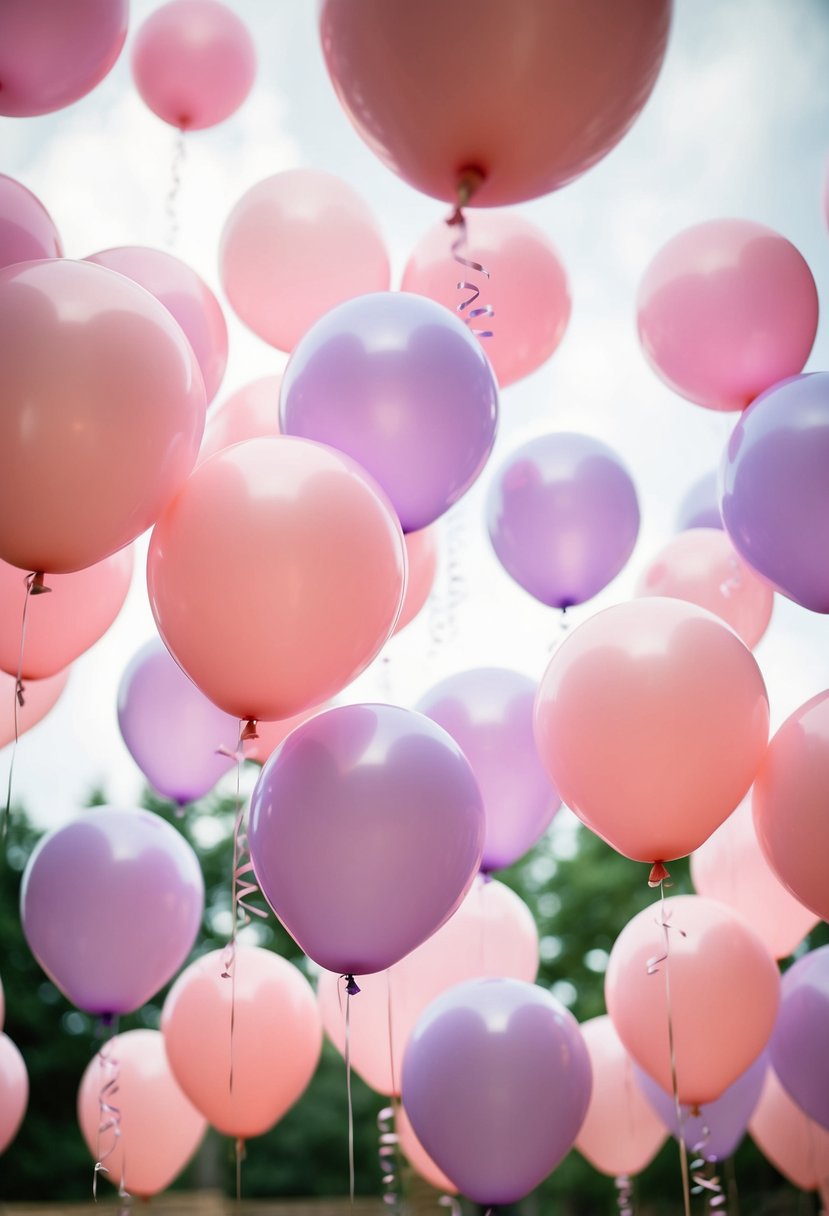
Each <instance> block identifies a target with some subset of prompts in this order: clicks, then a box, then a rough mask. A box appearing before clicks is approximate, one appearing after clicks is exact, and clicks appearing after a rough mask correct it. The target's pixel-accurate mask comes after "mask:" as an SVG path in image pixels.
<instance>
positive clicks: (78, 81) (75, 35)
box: [0, 0, 129, 118]
mask: <svg viewBox="0 0 829 1216" xmlns="http://www.w3.org/2000/svg"><path fill="white" fill-rule="evenodd" d="M128 17H129V0H72V3H71V4H67V3H66V0H36V2H35V3H33V0H3V3H2V4H0V114H7V115H9V116H10V117H12V118H26V117H30V116H31V115H34V114H49V113H51V112H52V111H53V110H62V109H63V108H64V106H68V105H71V104H72V102H73V101H77V100H78V98H80V97H84V96H85V95H86V94H87V93H89V92H90V91H91V90H92V89H94V88H95V86H96V85H97V84H100V82H101V81H102V80H103V78H104V77H105V76H106V74H107V73H108V72H109V70H110V68H111V67H112V66H113V64H114V63H115V60H116V59H117V58H118V56H119V55H120V53H121V48H122V47H123V45H124V39H125V38H126V36H127V21H128Z"/></svg>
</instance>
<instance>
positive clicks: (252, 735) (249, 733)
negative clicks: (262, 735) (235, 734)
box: [239, 718, 259, 743]
mask: <svg viewBox="0 0 829 1216" xmlns="http://www.w3.org/2000/svg"><path fill="white" fill-rule="evenodd" d="M239 738H240V740H241V742H242V743H245V742H247V740H248V739H258V738H259V732H258V730H257V729H256V719H255V718H248V720H247V722H245V724H244V725H243V727H242V733H241V734H240V736H239Z"/></svg>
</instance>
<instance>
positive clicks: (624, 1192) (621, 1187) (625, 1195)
mask: <svg viewBox="0 0 829 1216" xmlns="http://www.w3.org/2000/svg"><path fill="white" fill-rule="evenodd" d="M614 1183H615V1186H616V1206H617V1208H618V1211H619V1216H633V1182H632V1181H631V1177H630V1174H618V1175H617V1176H616V1178H615V1179H614Z"/></svg>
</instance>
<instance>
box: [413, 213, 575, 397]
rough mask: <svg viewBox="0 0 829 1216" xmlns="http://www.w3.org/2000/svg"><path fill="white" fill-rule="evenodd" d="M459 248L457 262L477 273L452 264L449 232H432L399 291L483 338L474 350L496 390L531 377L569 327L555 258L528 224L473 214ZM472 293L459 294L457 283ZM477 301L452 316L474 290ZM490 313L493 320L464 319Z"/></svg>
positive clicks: (455, 235) (563, 280) (454, 232)
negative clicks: (446, 312) (447, 312)
mask: <svg viewBox="0 0 829 1216" xmlns="http://www.w3.org/2000/svg"><path fill="white" fill-rule="evenodd" d="M466 225H467V241H466V243H465V244H464V246H463V248H459V249H458V251H457V252H458V254H459V255H460V256H461V257H463V258H465V259H466V260H468V261H472V262H477V263H478V264H479V265H481V266H483V268H484V270H486V271H488V272H489V274H488V277H487V276H484V275H483V274H482V273H480V272H478V271H475V270H474V269H470V268H469V267H464V266H462V265H460V264H459V263H458V262H456V261H455V258H454V257H453V254H452V246H453V245H454V244H455V242H456V241H457V240H458V239H459V232H458V229H457V228H454V227H449V226H448V225H447V224H445V223H441V224H438V225H436V226H435V227H434V228H431V229H430V230H429V232H427V233H426V235H425V236H424V237H423V238H422V240H421V241H420V242H419V243H418V244H417V246H416V247H415V249H414V251H413V252H412V254H411V256H410V258H409V261H408V262H407V264H406V269H405V270H404V272H403V282H402V285H401V286H402V290H403V291H414V292H417V293H418V294H419V295H422V296H429V297H430V298H431V299H433V300H437V302H438V303H439V304H445V305H446V307H447V308H450V309H452V311H453V312H459V315H460V316H461V317H462V318H463V319H466V320H467V321H468V323H469V325H470V327H471V328H472V330H473V331H474V330H491V331H492V337H491V338H482V339H481V345H482V346H483V348H484V350H485V351H486V353H487V355H488V356H489V359H490V362H491V363H492V366H493V368H494V369H495V375H496V376H497V377H498V383H499V384H500V385H501V387H502V388H503V387H505V386H506V385H507V384H512V383H514V381H516V380H520V379H521V378H522V377H523V376H527V375H529V374H530V372H534V371H535V370H536V369H537V368H539V367H540V366H541V365H542V363H545V362H546V361H547V359H549V358H550V356H551V355H552V354H553V352H554V351H555V349H556V348H557V346H558V344H559V342H560V341H561V339H562V338H563V336H564V331H565V329H566V328H567V322H568V321H569V319H570V289H569V286H568V283H567V274H566V272H565V270H564V267H563V266H562V264H561V262H560V261H559V257H558V254H557V253H556V250H555V249H554V248H553V246H552V244H551V243H550V242H549V241H548V240H547V237H546V235H545V233H544V232H542V230H541V229H540V228H538V227H536V225H535V224H532V223H530V222H529V221H528V220H525V219H522V218H521V217H519V216H516V215H512V214H511V213H510V212H508V211H503V212H502V211H483V212H482V211H474V212H471V213H470V214H468V215H467V217H466ZM459 282H461V283H468V284H471V285H472V287H471V289H470V287H468V286H467V287H465V288H463V289H462V290H459V288H458V283H459ZM476 289H477V290H478V291H479V292H480V295H479V296H478V297H477V298H476V299H474V300H473V301H472V303H469V304H468V305H467V307H466V308H465V309H464V310H463V311H460V309H459V305H460V304H462V303H463V302H465V301H469V300H470V298H471V297H473V296H474V294H475V290H476ZM486 305H490V306H491V307H492V309H493V310H494V317H489V316H487V315H485V314H483V315H481V316H479V317H470V311H471V310H473V309H477V308H482V307H485V306H486Z"/></svg>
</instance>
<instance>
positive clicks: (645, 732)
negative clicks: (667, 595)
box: [535, 597, 769, 862]
mask: <svg viewBox="0 0 829 1216" xmlns="http://www.w3.org/2000/svg"><path fill="white" fill-rule="evenodd" d="M768 715H769V706H768V698H767V695H766V689H765V685H764V683H763V677H762V675H761V674H760V669H759V667H758V666H757V663H756V661H755V659H754V656H753V655H752V653H751V651H750V650H748V649H747V648H746V647H745V646H744V645H743V643H742V642H741V641H740V639H739V638H738V637H737V636H736V634H734V633H732V631H731V630H730V629H729V628H728V627H727V626H725V625H723V623H722V622H721V621H719V620H718V619H717V618H716V617H715V616H713V615H712V614H711V613H710V612H706V611H705V610H704V609H703V608H697V607H696V606H695V605H693V604H684V603H682V602H681V601H680V600H671V599H660V598H658V597H654V598H649V599H640V600H634V601H633V602H632V603H627V604H617V605H615V606H614V607H612V608H607V609H605V610H604V611H603V612H599V613H597V614H596V615H595V616H593V617H591V618H590V619H589V620H586V621H584V622H583V623H582V624H581V625H579V627H578V628H577V629H575V630H574V631H573V632H572V633H571V634H570V635H569V637H567V638H566V639H565V641H564V642H563V643H562V644H561V646H560V647H559V648H558V650H557V651H556V652H555V654H554V655H553V657H552V659H551V660H550V664H549V666H548V668H547V671H546V672H545V674H544V676H543V677H542V680H541V683H540V685H539V688H538V696H537V700H536V709H535V735H536V741H537V744H538V749H539V752H540V754H541V759H542V760H543V762H544V764H545V766H546V768H547V772H548V773H549V774H550V776H551V778H552V780H553V781H554V782H555V785H556V788H557V789H558V791H559V793H560V794H561V797H562V799H563V801H564V802H565V803H566V805H567V806H569V807H570V808H571V809H572V810H573V811H575V813H576V814H577V815H578V817H579V818H580V819H581V820H582V821H583V822H584V823H586V824H587V826H588V827H589V828H591V829H592V830H593V831H594V832H595V833H596V834H597V835H598V836H601V838H602V839H603V840H606V841H607V842H608V844H610V845H612V846H613V848H614V849H616V850H618V852H620V853H622V854H623V855H624V856H625V857H630V858H632V859H633V860H634V861H650V862H653V861H667V860H669V859H670V858H673V857H683V856H685V854H686V853H690V852H692V851H693V850H694V849H696V848H698V847H699V845H701V844H702V842H703V840H706V839H707V838H708V837H709V836H710V835H711V833H712V832H713V831H714V829H715V828H717V827H718V826H719V825H720V824H721V823H722V821H723V820H724V819H725V818H726V817H727V816H728V815H730V813H731V812H732V811H733V810H734V808H735V807H736V806H737V804H738V803H739V802H740V800H741V799H742V798H743V796H744V795H745V793H746V792H747V790H748V787H749V786H750V785H751V782H752V780H753V779H754V776H755V774H756V772H757V769H758V767H759V765H760V762H761V760H762V759H763V755H764V753H765V750H766V745H767V740H768ZM597 756H601V763H600V764H599V763H597V760H596V758H597Z"/></svg>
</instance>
